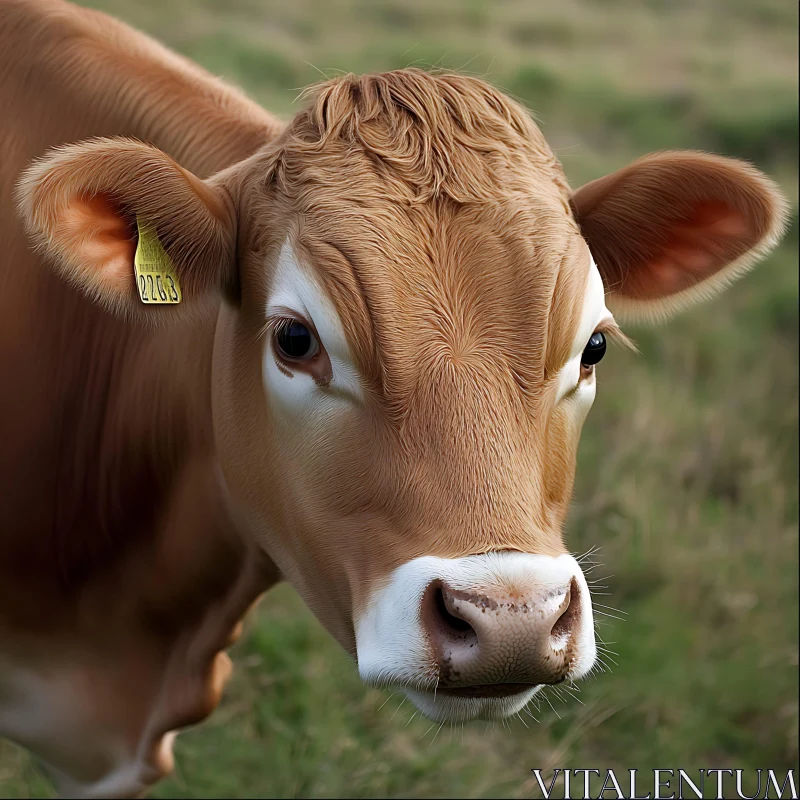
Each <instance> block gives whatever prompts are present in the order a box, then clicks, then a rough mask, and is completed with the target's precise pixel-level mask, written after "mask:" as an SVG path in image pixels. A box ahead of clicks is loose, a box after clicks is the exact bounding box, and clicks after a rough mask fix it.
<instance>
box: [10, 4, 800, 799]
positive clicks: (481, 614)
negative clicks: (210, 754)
mask: <svg viewBox="0 0 800 800" xmlns="http://www.w3.org/2000/svg"><path fill="white" fill-rule="evenodd" d="M0 44H1V45H2V46H1V47H0V107H1V108H2V109H3V111H4V114H3V121H2V124H0V152H2V154H3V159H2V163H1V164H0V193H1V197H2V200H1V202H2V208H3V214H2V217H1V218H0V232H1V235H2V251H0V265H1V266H0V280H1V281H2V283H1V284H0V285H2V291H0V374H2V376H3V379H2V391H0V431H1V432H2V434H1V435H2V452H0V486H2V490H1V491H0V735H4V736H6V737H9V738H11V739H13V740H15V741H17V742H19V743H21V744H22V745H23V746H25V747H26V748H28V749H29V750H30V751H32V752H33V753H34V754H35V755H36V757H37V758H38V759H39V761H40V762H41V763H42V764H43V765H44V766H45V768H46V769H47V771H48V772H49V774H50V775H52V776H53V778H54V780H55V781H56V782H57V784H58V786H59V787H60V790H61V791H63V792H65V793H67V794H71V795H73V796H87V797H91V796H93V797H112V796H119V797H124V796H135V795H137V794H139V793H141V792H142V791H144V790H146V788H147V787H148V786H150V785H152V784H153V783H154V782H156V781H157V780H158V779H160V778H161V777H162V776H164V775H166V774H168V773H169V771H170V769H171V767H172V745H173V741H174V738H175V735H176V732H177V731H178V730H179V729H181V728H183V727H185V726H187V725H190V724H194V723H197V722H200V721H201V720H203V719H205V718H206V717H207V716H208V715H209V714H210V713H211V712H212V711H213V709H214V708H215V706H216V705H217V704H218V702H219V699H220V694H221V692H222V689H223V685H224V683H225V681H226V679H227V678H228V676H229V673H230V671H231V661H230V659H229V657H228V656H227V654H226V649H227V648H228V647H229V646H230V645H231V643H232V642H233V641H235V640H236V638H237V636H238V635H239V633H240V631H241V621H242V619H243V618H244V617H245V615H246V614H247V612H248V610H249V609H250V608H251V607H252V606H253V604H254V603H255V602H256V601H257V600H258V598H259V597H260V596H261V595H262V594H263V593H264V592H265V591H267V590H268V589H269V588H270V587H271V586H273V585H275V584H276V583H277V582H278V581H282V580H285V581H288V582H289V583H290V584H291V585H292V586H293V587H294V588H295V589H296V590H297V591H298V592H299V594H300V595H301V596H302V598H303V600H304V601H305V602H306V604H307V605H308V607H309V608H310V609H311V611H312V612H313V613H314V614H315V615H316V617H317V618H318V619H319V620H320V621H321V623H322V624H323V625H324V626H325V628H326V629H327V630H328V632H329V633H330V634H331V635H332V636H333V637H334V638H335V639H336V640H337V641H338V642H339V643H340V644H341V646H342V647H343V648H344V649H345V650H346V651H347V652H348V653H350V654H351V655H352V656H353V657H354V659H355V660H356V662H357V665H358V671H359V674H360V676H361V678H362V679H363V680H364V682H365V683H366V684H368V685H372V686H379V687H392V688H394V689H397V690H401V691H403V692H404V693H405V694H406V695H407V696H408V697H409V698H410V699H411V700H412V701H413V703H414V704H415V705H416V706H417V707H418V708H419V709H420V710H421V711H422V712H423V713H424V714H426V715H427V716H429V717H430V718H432V719H434V720H439V721H442V722H460V721H461V722H463V721H467V720H470V719H474V718H479V717H480V718H503V717H506V716H508V715H510V714H514V713H516V712H518V711H519V710H520V709H522V708H523V707H524V706H525V705H526V703H528V701H529V700H530V699H531V698H532V697H533V696H534V694H535V693H536V691H537V690H538V689H539V688H540V687H541V686H543V685H546V684H554V683H558V682H561V681H564V680H569V681H577V680H579V679H580V678H581V677H582V676H585V675H586V674H587V673H588V672H589V671H590V670H591V668H592V665H593V664H594V662H595V657H596V646H595V639H594V627H593V616H592V603H591V597H590V592H589V588H588V585H587V582H586V579H585V577H584V575H583V573H582V570H581V567H580V565H579V563H578V561H577V560H576V559H575V558H574V557H573V556H572V555H570V554H569V552H568V550H567V547H566V544H565V542H564V540H563V536H562V530H563V526H564V520H565V516H566V513H567V509H568V504H569V501H570V497H571V492H572V484H573V477H574V472H575V457H576V448H577V445H578V438H579V434H580V429H581V426H582V424H583V421H584V419H585V417H586V414H587V413H588V411H589V408H590V406H591V405H592V402H593V399H594V396H595V388H596V377H595V374H596V370H597V368H598V367H597V364H598V362H599V361H600V360H601V359H602V357H603V355H604V353H605V350H606V345H607V342H608V341H610V340H614V339H616V340H618V341H620V342H622V343H625V342H626V341H627V340H626V337H625V334H623V333H622V330H621V328H620V323H621V322H622V321H623V320H624V319H630V318H639V319H645V320H650V321H653V322H657V321H658V320H660V319H662V318H665V317H666V316H668V315H670V314H672V313H674V312H676V311H678V310H680V309H682V308H684V307H686V306H688V305H691V304H692V303H694V302H695V301H697V300H701V299H705V298H707V297H710V296H711V295H713V294H715V293H716V292H717V291H718V290H720V289H721V288H723V287H724V286H725V285H726V284H728V283H730V282H731V281H732V280H734V279H735V278H738V277H739V276H740V275H742V274H743V273H744V272H745V271H746V270H747V269H748V268H749V267H750V266H751V265H752V264H753V263H754V262H755V260H757V259H758V258H760V257H762V256H764V255H765V254H766V253H768V252H769V250H770V249H771V248H772V247H773V246H774V245H775V244H776V243H777V241H778V240H779V238H780V236H781V233H782V231H783V229H784V226H785V222H786V217H787V205H786V202H785V200H784V198H783V196H782V195H781V193H780V192H779V190H778V189H777V187H776V186H775V184H774V183H773V182H772V181H771V180H770V179H769V178H767V177H766V176H765V175H763V174H762V173H761V172H759V171H758V170H756V169H755V168H754V167H752V166H750V165H748V164H746V163H743V162H741V161H738V160H735V159H731V158H726V157H721V156H717V155H712V154H707V153H703V152H695V151H684V152H681V151H671V152H661V153H655V154H651V155H647V156H644V157H642V158H640V159H639V160H637V161H635V162H634V163H632V164H630V165H629V166H627V167H625V168H623V169H621V170H619V171H617V172H614V173H612V174H610V175H607V176H606V177H603V178H600V179H599V180H595V181H593V182H591V183H589V184H588V185H586V186H583V187H582V188H579V189H577V190H572V189H571V188H570V186H569V185H568V183H567V180H566V178H565V175H564V172H563V171H562V167H561V165H560V163H559V161H558V159H557V158H556V157H555V155H554V154H553V151H552V150H551V149H550V147H549V146H548V144H547V142H546V141H545V139H544V137H543V136H542V134H541V132H540V130H539V129H538V127H537V126H536V125H535V124H534V122H533V121H532V119H531V117H530V115H529V114H528V113H527V112H526V111H525V110H524V109H523V108H522V107H521V106H520V105H519V104H518V103H517V102H515V101H513V100H512V99H510V98H509V97H507V96H506V95H504V94H503V93H502V92H500V91H498V90H497V89H495V88H493V87H491V86H490V85H488V84H487V83H486V82H484V81H482V80H479V79H477V78H475V77H469V76H464V75H458V74H452V73H447V72H436V73H430V72H425V71H421V70H417V69H401V70H397V71H392V72H388V73H384V74H372V75H365V76H360V77H359V76H355V75H342V76H339V77H336V78H334V79H332V80H328V81H325V82H323V83H321V84H320V85H318V86H316V87H313V90H312V91H311V93H310V95H309V97H308V98H307V102H306V103H305V106H304V107H303V109H302V110H300V111H299V112H298V113H297V114H296V115H295V116H294V117H293V118H292V119H291V120H290V121H288V122H286V123H284V122H281V121H279V120H278V119H277V118H276V117H273V116H272V115H270V114H268V113H267V112H265V111H264V110H262V109H261V108H260V107H258V106H257V105H256V104H254V103H253V102H251V101H250V100H248V99H247V98H246V97H244V96H243V94H241V93H240V92H239V91H238V90H237V89H234V88H232V87H230V86H228V85H226V84H225V83H223V82H222V81H220V80H218V79H216V78H214V77H212V76H210V75H208V74H207V73H206V72H204V71H203V70H202V69H200V68H199V67H198V66H196V65H194V64H192V63H190V62H189V61H187V60H185V59H183V58H182V57H180V56H178V55H176V54H174V53H172V52H170V51H168V50H166V49H165V48H163V47H162V46H161V45H159V44H157V43H156V42H154V41H153V40H151V39H150V38H148V37H146V36H144V35H143V34H141V33H139V32H137V31H134V30H132V29H131V28H129V27H127V26H126V25H124V24H122V23H120V22H118V21H116V20H114V19H112V18H110V17H108V16H106V15H104V14H102V13H99V12H96V11H90V10H87V9H83V8H79V7H76V6H74V5H71V4H69V3H67V2H65V0H1V2H0ZM148 270H150V271H149V272H148ZM146 272H147V274H145V273H146ZM148 281H149V282H148ZM221 766H224V765H221Z"/></svg>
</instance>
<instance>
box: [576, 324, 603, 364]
mask: <svg viewBox="0 0 800 800" xmlns="http://www.w3.org/2000/svg"><path fill="white" fill-rule="evenodd" d="M605 354H606V337H605V336H604V335H603V334H602V333H601V332H600V331H596V332H595V333H593V334H592V336H591V338H590V339H589V342H588V344H587V345H586V348H585V349H584V351H583V355H582V356H581V365H582V366H584V367H593V366H594V365H595V364H599V363H600V361H602V360H603V356H604V355H605Z"/></svg>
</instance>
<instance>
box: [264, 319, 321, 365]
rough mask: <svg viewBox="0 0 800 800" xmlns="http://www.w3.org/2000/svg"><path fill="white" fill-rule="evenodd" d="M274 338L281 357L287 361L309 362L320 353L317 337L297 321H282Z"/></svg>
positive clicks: (276, 329) (276, 328)
mask: <svg viewBox="0 0 800 800" xmlns="http://www.w3.org/2000/svg"><path fill="white" fill-rule="evenodd" d="M274 336H275V346H276V347H277V349H278V353H279V355H280V356H281V357H283V358H285V359H286V360H287V361H308V360H309V359H312V358H314V356H316V355H317V353H319V342H318V341H317V337H316V336H315V335H314V334H313V333H312V332H311V331H310V330H309V329H308V327H307V326H306V325H304V324H303V323H302V322H299V321H297V320H294V319H287V320H281V322H279V323H278V325H277V326H276V327H275V334H274Z"/></svg>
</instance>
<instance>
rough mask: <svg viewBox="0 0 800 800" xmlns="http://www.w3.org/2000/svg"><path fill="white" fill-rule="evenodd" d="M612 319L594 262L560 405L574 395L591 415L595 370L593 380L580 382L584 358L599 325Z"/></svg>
mask: <svg viewBox="0 0 800 800" xmlns="http://www.w3.org/2000/svg"><path fill="white" fill-rule="evenodd" d="M610 317H611V312H610V311H609V310H608V309H607V308H606V303H605V288H604V286H603V279H602V278H601V277H600V271H599V270H598V269H597V265H596V264H595V263H594V259H592V260H591V265H590V267H589V275H588V277H587V281H586V290H585V292H584V296H583V311H582V312H581V319H580V323H579V324H578V331H577V333H576V334H575V338H574V339H573V342H572V349H571V350H570V358H569V361H567V363H566V364H565V365H564V366H563V367H562V369H561V372H560V373H559V376H558V400H559V401H561V400H563V399H564V398H565V397H567V396H568V395H574V399H575V400H577V401H578V402H579V404H580V405H582V406H583V405H587V409H586V410H587V411H588V406H590V405H591V404H592V402H593V401H594V396H595V390H596V381H595V377H594V370H593V371H592V375H591V376H587V377H585V378H584V379H583V380H581V356H582V355H583V351H584V349H585V348H586V345H587V343H588V341H589V339H590V338H591V337H592V334H593V333H594V331H595V329H596V328H597V325H598V324H599V323H600V321H601V320H604V319H609V318H610Z"/></svg>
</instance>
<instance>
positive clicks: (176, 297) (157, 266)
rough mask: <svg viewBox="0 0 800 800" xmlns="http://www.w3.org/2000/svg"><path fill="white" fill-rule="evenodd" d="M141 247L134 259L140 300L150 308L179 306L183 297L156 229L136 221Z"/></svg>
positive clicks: (139, 245)
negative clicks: (156, 304)
mask: <svg viewBox="0 0 800 800" xmlns="http://www.w3.org/2000/svg"><path fill="white" fill-rule="evenodd" d="M136 227H137V228H138V229H139V244H138V245H137V246H136V255H134V257H133V271H134V273H135V274H136V287H137V288H138V289H139V298H140V299H141V301H142V302H143V303H147V304H148V305H151V304H154V303H159V304H168V303H180V301H181V299H182V297H183V295H182V293H181V285H180V283H179V282H178V275H177V274H176V272H175V265H174V264H173V263H172V259H171V258H170V257H169V256H168V255H167V251H166V250H165V249H164V248H163V247H162V246H161V242H159V241H158V235H157V234H156V231H155V228H153V227H152V226H150V225H148V224H146V223H144V222H142V221H141V220H139V219H137V220H136Z"/></svg>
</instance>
